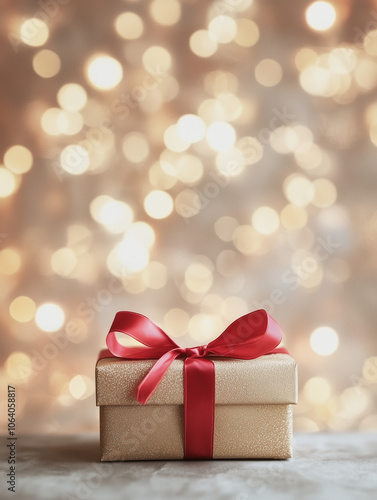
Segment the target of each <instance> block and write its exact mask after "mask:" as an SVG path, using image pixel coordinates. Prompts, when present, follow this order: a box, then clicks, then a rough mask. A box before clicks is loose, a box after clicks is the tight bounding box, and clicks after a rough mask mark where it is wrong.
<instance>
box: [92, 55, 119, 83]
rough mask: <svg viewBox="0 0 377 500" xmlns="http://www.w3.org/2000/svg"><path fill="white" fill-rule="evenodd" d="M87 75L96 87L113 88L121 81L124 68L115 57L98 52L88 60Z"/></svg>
mask: <svg viewBox="0 0 377 500" xmlns="http://www.w3.org/2000/svg"><path fill="white" fill-rule="evenodd" d="M86 75H87V78H88V81H89V83H90V84H91V85H92V86H93V87H94V88H96V89H98V90H111V89H113V88H114V87H116V86H117V85H119V83H120V82H121V80H122V78H123V68H122V66H121V64H120V63H119V61H117V60H116V59H114V57H111V56H108V55H105V54H96V55H94V56H92V57H91V58H90V59H89V60H88V62H87V68H86Z"/></svg>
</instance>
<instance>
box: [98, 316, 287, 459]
mask: <svg viewBox="0 0 377 500" xmlns="http://www.w3.org/2000/svg"><path fill="white" fill-rule="evenodd" d="M116 332H121V333H124V334H126V335H129V336H130V337H132V338H134V339H136V340H138V341H139V342H141V343H142V344H143V345H144V346H145V347H125V346H123V345H121V344H120V343H119V342H118V340H117V338H116ZM281 338H282V331H281V328H280V326H279V325H278V323H277V322H276V321H275V320H274V319H273V318H272V317H271V316H270V315H269V314H268V313H267V312H266V311H265V310H263V309H260V310H258V311H254V312H252V313H249V314H246V315H245V316H241V317H240V318H238V319H236V320H235V321H234V322H233V323H232V324H231V325H229V326H228V327H227V328H226V330H224V332H223V333H222V334H221V335H220V336H219V337H217V339H215V340H213V341H212V342H210V343H209V344H208V345H202V346H198V347H190V348H184V347H180V346H179V345H177V344H176V343H175V342H174V341H173V340H172V339H171V338H170V337H169V336H168V335H167V334H166V333H165V332H164V331H163V330H161V328H159V327H158V326H157V325H155V324H154V323H153V322H152V321H151V320H150V319H148V318H147V317H145V316H143V315H142V314H138V313H135V312H130V311H122V312H118V313H117V314H116V316H115V319H114V321H113V324H112V325H111V328H110V331H109V333H108V335H107V339H106V343H107V346H108V348H109V351H110V352H107V353H105V354H103V355H101V357H109V356H110V357H111V356H112V355H113V356H117V357H120V358H126V359H158V361H157V362H156V363H155V364H154V366H153V367H152V368H151V370H150V371H149V373H148V374H147V375H146V376H145V377H144V379H143V380H142V381H141V383H140V384H139V387H138V390H137V400H138V401H139V402H140V403H142V404H145V403H146V402H147V401H148V399H149V398H150V397H151V395H152V394H153V392H154V390H155V389H156V387H157V386H158V384H159V383H160V382H161V379H162V378H163V376H164V374H165V372H166V371H167V369H168V368H169V366H170V365H171V363H172V362H173V361H174V359H175V358H177V357H178V356H184V358H185V363H184V408H185V458H212V454H213V429H214V410H215V367H214V364H213V363H212V361H211V360H210V359H209V357H208V356H220V357H228V358H237V359H254V358H258V357H259V356H263V355H265V354H275V353H279V352H283V353H287V352H288V351H287V350H286V349H284V348H277V346H278V345H279V343H280V341H281ZM110 353H111V354H110Z"/></svg>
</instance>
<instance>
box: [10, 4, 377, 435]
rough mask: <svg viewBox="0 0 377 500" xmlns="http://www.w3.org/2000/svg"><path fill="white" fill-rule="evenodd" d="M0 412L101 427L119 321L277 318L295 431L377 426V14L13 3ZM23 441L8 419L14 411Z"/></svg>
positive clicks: (173, 331)
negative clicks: (261, 314) (104, 367)
mask: <svg viewBox="0 0 377 500" xmlns="http://www.w3.org/2000/svg"><path fill="white" fill-rule="evenodd" d="M1 4H2V13H1V17H0V23H1V51H0V65H1V79H0V110H1V111H0V123H1V136H0V142H1V151H0V160H1V162H2V164H1V166H0V209H1V227H0V280H1V288H0V296H1V303H2V307H1V311H0V322H1V344H2V345H1V359H2V362H3V363H2V368H1V379H2V382H3V389H2V391H1V394H0V398H1V399H2V406H3V405H5V404H6V401H5V400H6V396H7V394H6V384H11V385H15V386H16V387H17V403H18V408H17V412H18V413H17V419H18V432H19V433H20V432H23V433H34V432H46V433H70V432H82V431H89V430H90V431H93V430H96V429H97V425H98V421H97V409H96V407H95V399H94V390H95V387H94V366H95V361H96V356H97V353H98V351H99V349H101V348H102V347H104V346H105V336H106V333H107V331H108V328H109V326H110V324H111V321H112V319H113V316H114V314H115V313H116V312H117V311H118V310H134V311H138V312H140V313H143V314H145V315H147V316H149V317H150V318H151V319H152V320H153V321H155V322H156V323H158V324H159V325H160V326H162V327H163V328H164V329H165V330H166V331H167V333H168V334H169V335H171V336H172V337H173V338H175V339H177V342H178V343H180V344H182V345H185V346H190V345H198V344H202V343H207V342H208V341H209V340H211V339H213V338H215V337H216V336H217V335H218V334H220V333H221V331H222V330H223V329H224V328H225V327H226V326H227V325H228V324H229V323H230V322H231V321H232V320H234V319H235V318H237V317H238V316H240V315H242V314H245V313H247V312H248V311H251V310H254V309H257V308H259V307H265V308H266V309H267V310H268V311H269V312H270V313H271V314H272V315H273V316H274V317H275V318H276V319H277V320H278V321H279V323H280V324H281V325H282V327H283V329H284V333H285V343H286V345H287V346H288V348H289V350H290V352H291V353H292V355H293V356H294V357H295V358H296V359H297V361H298V363H299V386H300V394H299V398H300V403H299V405H298V406H297V407H296V408H295V424H294V425H295V430H296V431H318V430H331V431H338V430H339V431H346V430H372V429H376V428H377V402H376V395H377V385H376V384H377V339H376V324H377V307H376V305H377V287H376V273H377V267H376V263H377V261H376V242H377V203H376V195H377V156H376V153H377V151H376V147H377V95H376V89H377V60H376V57H377V2H373V1H356V0H355V1H351V0H348V1H335V0H331V1H329V2H314V3H312V2H307V1H301V2H294V1H284V2H282V1H279V0H275V1H274V0H263V1H262V0H254V1H252V0H216V1H213V2H212V1H199V0H197V1H195V0H187V1H178V0H151V1H120V0H119V1H112V2H103V1H99V0H95V1H93V0H91V1H89V0H88V1H84V0H81V1H74V0H41V1H40V2H33V1H19V0H18V1H17V0H12V1H10V0H9V1H5V0H3V1H2V2H1ZM1 415H2V417H1V418H2V419H4V420H3V429H4V432H5V428H6V421H5V412H2V414H1Z"/></svg>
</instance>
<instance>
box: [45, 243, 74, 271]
mask: <svg viewBox="0 0 377 500" xmlns="http://www.w3.org/2000/svg"><path fill="white" fill-rule="evenodd" d="M77 262H78V259H77V257H76V254H75V252H74V251H73V250H72V249H71V248H67V247H64V248H59V249H58V250H56V252H54V253H53V254H52V256H51V269H52V270H53V271H54V273H56V274H57V275H58V276H63V277H67V276H70V275H71V274H72V272H73V270H74V269H75V267H76V266H77Z"/></svg>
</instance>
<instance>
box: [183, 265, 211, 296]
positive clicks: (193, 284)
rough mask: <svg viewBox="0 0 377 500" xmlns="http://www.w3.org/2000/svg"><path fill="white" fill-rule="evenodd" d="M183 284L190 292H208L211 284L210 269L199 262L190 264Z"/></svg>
mask: <svg viewBox="0 0 377 500" xmlns="http://www.w3.org/2000/svg"><path fill="white" fill-rule="evenodd" d="M185 283H186V286H187V288H188V289H189V290H191V291H192V292H195V293H206V292H208V290H209V289H210V288H211V286H212V283H213V274H212V270H211V267H210V266H209V265H208V264H207V265H206V264H204V263H200V262H194V263H192V264H190V265H189V266H188V268H187V269H186V271H185Z"/></svg>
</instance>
